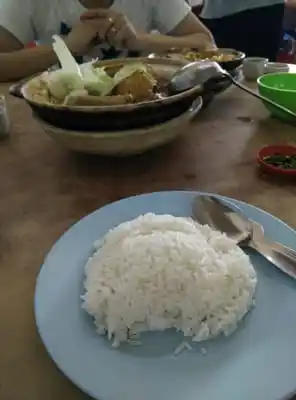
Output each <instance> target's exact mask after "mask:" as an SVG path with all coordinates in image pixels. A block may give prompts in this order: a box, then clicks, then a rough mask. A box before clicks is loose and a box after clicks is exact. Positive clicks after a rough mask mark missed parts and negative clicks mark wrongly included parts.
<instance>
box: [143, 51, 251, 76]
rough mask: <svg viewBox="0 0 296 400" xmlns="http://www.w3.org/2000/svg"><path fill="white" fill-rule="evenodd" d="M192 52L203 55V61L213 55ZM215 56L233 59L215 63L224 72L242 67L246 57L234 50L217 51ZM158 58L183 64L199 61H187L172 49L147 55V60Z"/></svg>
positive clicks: (211, 52) (209, 52)
mask: <svg viewBox="0 0 296 400" xmlns="http://www.w3.org/2000/svg"><path fill="white" fill-rule="evenodd" d="M191 51H192V52H197V53H203V55H205V59H207V56H208V57H211V56H212V55H213V51H208V52H207V51H203V52H199V51H198V50H195V49H191ZM216 53H217V54H227V55H228V54H229V55H232V56H233V59H232V60H230V61H217V62H218V63H219V64H220V65H221V67H222V68H223V69H225V70H226V71H233V70H235V69H236V68H238V67H239V66H240V65H242V63H243V61H244V59H245V57H246V55H245V53H243V52H241V51H238V50H234V49H226V48H225V49H224V48H221V49H218V50H217V52H216ZM159 57H163V58H165V59H169V60H174V61H185V62H187V63H188V62H192V61H198V60H201V59H200V58H199V59H197V60H191V61H189V60H188V59H186V58H185V56H184V54H182V51H181V50H179V51H178V50H176V49H172V50H170V51H169V52H168V53H165V54H162V55H160V54H155V53H152V54H150V55H149V58H151V59H154V58H159Z"/></svg>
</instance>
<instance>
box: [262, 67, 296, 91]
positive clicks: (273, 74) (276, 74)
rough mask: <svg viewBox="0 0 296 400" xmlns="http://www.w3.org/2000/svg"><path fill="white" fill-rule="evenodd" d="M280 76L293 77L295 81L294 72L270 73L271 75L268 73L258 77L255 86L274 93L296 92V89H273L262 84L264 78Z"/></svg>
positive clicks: (295, 73)
mask: <svg viewBox="0 0 296 400" xmlns="http://www.w3.org/2000/svg"><path fill="white" fill-rule="evenodd" d="M281 75H294V76H295V79H296V72H287V71H278V72H271V73H268V74H264V75H261V76H259V78H258V79H257V85H258V86H259V87H264V88H265V89H271V90H273V91H274V92H282V93H283V92H288V93H291V92H292V93H293V92H296V89H281V88H275V87H273V86H269V85H266V84H265V83H263V82H262V80H263V79H264V78H265V77H267V76H269V77H270V76H281Z"/></svg>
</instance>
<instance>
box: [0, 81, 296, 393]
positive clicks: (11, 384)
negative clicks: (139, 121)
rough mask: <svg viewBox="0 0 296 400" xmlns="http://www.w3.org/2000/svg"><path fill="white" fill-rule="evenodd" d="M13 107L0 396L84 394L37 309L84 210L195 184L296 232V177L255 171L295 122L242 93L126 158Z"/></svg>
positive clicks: (2, 241) (3, 176) (3, 166)
mask: <svg viewBox="0 0 296 400" xmlns="http://www.w3.org/2000/svg"><path fill="white" fill-rule="evenodd" d="M6 89H7V87H4V86H3V87H2V88H1V89H0V90H2V91H5V90H6ZM9 106H10V116H11V121H12V128H11V137H10V139H9V140H8V141H6V142H0V193H1V196H0V399H1V400H83V399H86V398H87V396H86V395H84V394H83V393H81V392H80V391H79V390H78V389H76V388H75V387H74V386H73V385H72V384H71V383H70V382H69V381H68V380H67V379H66V378H65V377H64V376H63V375H62V374H61V373H60V372H59V371H58V369H57V368H56V367H55V366H54V364H53V362H52V361H51V360H50V358H49V357H48V356H47V354H46V351H45V349H44V347H43V345H42V343H41V342H40V340H39V338H38V335H37V332H36V328H35V323H34V315H33V295H34V287H35V280H36V277H37V274H38V271H39V268H40V265H41V264H42V261H43V259H44V257H45V255H46V253H47V252H48V251H49V249H50V247H51V246H52V245H53V243H54V242H55V241H56V240H57V239H58V238H59V236H60V235H61V234H62V233H63V232H64V231H65V230H66V229H67V228H68V227H69V226H70V225H71V224H73V223H74V222H75V221H77V220H78V219H79V218H81V217H82V216H84V215H86V214H88V213H90V212H91V211H93V210H95V209H97V208H98V207H101V206H103V205H105V204H107V203H110V202H112V201H114V200H118V199H120V198H123V197H126V196H130V195H134V194H139V193H144V192H152V191H159V190H174V189H196V190H204V191H211V192H216V193H220V194H223V195H226V196H230V197H234V198H237V199H240V200H244V201H246V202H249V203H251V204H253V205H255V206H258V207H261V208H263V209H265V210H267V211H269V212H271V213H272V214H274V215H276V216H277V217H279V218H281V219H282V220H284V221H285V222H287V223H288V224H290V225H291V226H292V227H294V228H296V185H295V183H293V182H290V183H284V182H282V183H279V182H274V181H272V180H270V179H268V178H266V177H265V178H264V177H261V176H260V175H259V174H258V171H257V168H256V153H257V151H258V150H259V149H260V148H261V147H262V146H264V145H266V144H271V143H283V142H291V143H293V142H295V141H296V127H295V128H293V127H291V126H288V125H284V124H282V123H280V122H277V121H275V120H273V119H270V118H268V114H267V112H266V111H265V110H264V108H263V106H262V105H261V103H260V102H258V101H257V100H255V99H253V98H251V97H249V96H248V95H244V94H243V93H242V92H240V91H239V90H237V89H234V88H232V89H230V90H228V91H227V92H225V93H224V94H221V95H220V96H218V97H217V98H216V100H215V101H214V102H213V103H212V104H211V105H210V106H209V107H208V108H207V109H206V110H204V111H203V112H202V113H201V114H200V115H199V116H198V118H197V119H196V120H195V121H194V123H192V126H191V129H190V132H189V133H188V135H187V136H185V137H183V138H181V139H179V140H177V141H176V142H174V143H172V144H171V145H168V146H166V147H165V148H161V149H158V150H156V151H153V152H150V153H147V154H144V155H142V156H137V157H134V158H129V159H108V158H100V157H93V156H83V155H75V154H72V153H69V152H67V151H66V150H64V149H62V148H60V147H59V146H58V145H57V144H56V143H55V142H53V141H52V140H51V139H50V138H48V137H47V136H46V135H45V134H44V133H43V132H42V131H41V130H40V129H39V127H38V126H37V124H36V123H35V122H34V121H33V120H32V118H31V113H30V110H29V108H28V107H27V106H26V105H25V104H24V103H23V102H22V101H21V100H18V99H15V98H11V97H10V98H9ZM295 387H296V373H295ZM119 400H120V399H119Z"/></svg>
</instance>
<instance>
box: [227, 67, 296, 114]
mask: <svg viewBox="0 0 296 400" xmlns="http://www.w3.org/2000/svg"><path fill="white" fill-rule="evenodd" d="M229 79H230V80H231V82H232V83H233V84H234V85H235V86H237V87H238V88H240V89H241V90H243V91H245V92H246V93H249V94H250V95H251V96H254V97H256V98H257V99H259V100H262V101H264V102H265V103H268V104H270V105H271V106H273V107H276V108H278V109H279V110H281V111H283V112H285V113H286V114H289V115H290V116H291V117H294V118H296V114H295V113H294V112H293V111H291V110H289V109H288V108H286V107H284V106H282V105H280V104H278V103H276V102H274V101H273V100H270V99H268V98H266V97H264V96H261V94H258V93H256V92H254V91H253V90H251V89H249V88H248V87H246V86H245V85H242V84H241V83H239V82H237V81H236V80H235V79H234V78H233V77H232V76H231V75H230V74H229Z"/></svg>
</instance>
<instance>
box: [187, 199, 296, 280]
mask: <svg viewBox="0 0 296 400" xmlns="http://www.w3.org/2000/svg"><path fill="white" fill-rule="evenodd" d="M192 214H193V218H194V219H195V220H197V221H198V222H199V223H201V224H202V225H209V226H210V227H211V228H213V229H216V230H219V231H220V232H224V233H225V234H226V235H227V236H228V237H230V238H231V239H233V240H234V241H235V242H236V243H237V244H238V245H239V246H241V247H242V248H244V247H250V248H252V249H254V250H256V251H257V252H258V253H260V254H261V255H262V256H263V257H264V258H266V259H267V260H268V261H270V262H271V263H272V264H273V265H275V266H276V267H277V268H278V269H280V270H281V271H282V272H284V273H285V274H287V275H289V276H291V277H292V278H294V279H296V251H295V250H293V249H290V248H289V247H286V246H284V245H283V244H281V243H278V242H275V241H272V240H270V239H267V238H266V237H265V235H264V229H263V226H262V225H260V224H259V223H257V222H255V221H252V220H250V219H248V218H247V217H246V216H245V215H244V214H243V213H242V211H241V210H240V209H239V208H238V207H236V206H233V205H231V206H230V205H228V204H227V203H225V202H224V201H223V200H220V199H218V198H216V197H214V196H210V195H198V196H196V197H195V198H194V200H193V204H192Z"/></svg>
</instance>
